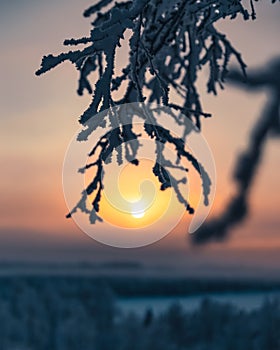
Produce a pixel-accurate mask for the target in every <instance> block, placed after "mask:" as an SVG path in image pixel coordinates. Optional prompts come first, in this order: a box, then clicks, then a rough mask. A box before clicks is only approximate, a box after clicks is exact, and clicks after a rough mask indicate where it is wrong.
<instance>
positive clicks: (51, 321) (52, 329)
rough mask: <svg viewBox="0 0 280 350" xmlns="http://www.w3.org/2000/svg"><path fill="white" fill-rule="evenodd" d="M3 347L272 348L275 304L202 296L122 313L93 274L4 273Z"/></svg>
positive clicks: (277, 321) (279, 310)
mask: <svg viewBox="0 0 280 350" xmlns="http://www.w3.org/2000/svg"><path fill="white" fill-rule="evenodd" d="M0 283H1V288H0V324H1V327H0V349H1V350H13V349H14V350H15V349H17V350H27V349H28V350H47V349H49V350H64V349H65V350H66V349H67V350H80V349H83V350H92V349H95V350H109V349H110V350H111V349H114V350H131V349H135V350H142V349H143V350H149V349H151V350H157V349H161V350H164V349H168V350H179V349H190V350H203V349H205V350H206V349H207V350H211V349H213V350H219V349H223V350H227V349H228V350H231V349H232V350H233V349H234V350H239V349H240V350H241V349H242V350H243V349H252V350H259V349H262V350H277V349H280V338H279V329H280V303H279V300H267V301H265V302H264V303H263V305H262V306H261V307H260V308H259V309H255V310H253V311H244V310H240V309H238V308H237V307H235V306H233V305H230V304H223V303H218V302H214V301H211V300H209V299H204V300H203V301H202V302H201V304H200V306H199V307H198V308H197V309H196V310H194V311H192V312H186V311H184V309H183V308H182V307H181V306H180V304H173V305H170V306H169V307H168V308H166V311H164V312H162V313H160V314H155V313H154V312H153V310H152V309H148V310H146V313H145V314H144V316H140V315H138V314H135V313H132V312H131V313H124V312H122V311H121V310H120V309H119V308H118V307H117V304H116V302H115V300H116V297H115V296H114V294H113V292H112V290H111V289H110V288H109V287H108V286H106V285H105V284H103V285H102V283H95V284H94V283H92V281H91V280H90V279H87V278H86V279H84V280H81V279H78V280H75V279H74V280H73V279H72V280H71V279H67V278H59V279H58V280H55V279H51V278H43V279H42V278H40V277H37V278H34V277H33V278H23V277H21V278H14V279H13V278H6V279H5V278H4V279H3V278H2V279H1V282H0Z"/></svg>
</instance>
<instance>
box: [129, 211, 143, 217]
mask: <svg viewBox="0 0 280 350" xmlns="http://www.w3.org/2000/svg"><path fill="white" fill-rule="evenodd" d="M131 215H132V216H133V217H134V218H135V219H141V218H142V217H143V216H144V215H145V210H140V211H132V212H131Z"/></svg>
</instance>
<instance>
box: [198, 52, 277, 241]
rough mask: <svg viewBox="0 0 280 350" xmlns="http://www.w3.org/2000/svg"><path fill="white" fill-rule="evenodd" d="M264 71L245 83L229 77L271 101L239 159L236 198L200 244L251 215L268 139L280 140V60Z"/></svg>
mask: <svg viewBox="0 0 280 350" xmlns="http://www.w3.org/2000/svg"><path fill="white" fill-rule="evenodd" d="M266 66H267V67H269V68H268V69H265V70H263V71H262V70H261V69H260V70H259V69H258V70H256V71H252V72H250V73H249V74H248V75H247V78H246V79H244V76H242V75H241V74H240V73H238V72H237V71H232V72H231V73H230V74H229V75H228V79H229V81H230V82H231V83H233V84H237V85H238V86H240V87H243V88H246V89H248V90H256V89H264V88H265V89H269V100H268V102H267V104H266V106H265V108H264V110H263V112H262V114H261V117H260V118H259V120H258V121H257V122H256V124H255V125H254V127H253V129H252V132H251V135H250V138H249V142H248V146H247V149H246V150H245V151H244V152H243V153H242V154H241V155H240V156H239V158H238V160H237V164H236V166H235V170H234V174H233V179H234V181H235V182H236V185H237V191H236V194H235V196H234V197H233V198H232V199H231V200H230V202H229V203H228V205H227V206H226V209H225V211H224V212H223V213H222V214H221V215H220V216H219V217H218V218H216V219H213V220H211V221H209V222H206V224H205V225H203V226H202V227H201V228H200V229H199V230H198V231H197V232H196V234H195V235H193V236H192V237H193V240H194V242H196V243H201V242H204V241H207V240H211V239H223V238H225V236H226V235H227V233H228V230H229V229H230V228H231V227H232V226H234V225H236V224H238V223H239V222H241V221H242V220H243V219H244V218H245V217H246V214H247V211H248V195H249V191H250V189H251V187H252V183H253V180H254V176H255V175H256V172H257V168H258V165H259V163H260V161H261V156H262V153H263V151H264V146H265V143H266V142H267V140H268V137H269V136H278V137H279V136H280V116H279V108H280V58H278V59H275V60H274V61H273V62H269V63H268V64H267V65H266Z"/></svg>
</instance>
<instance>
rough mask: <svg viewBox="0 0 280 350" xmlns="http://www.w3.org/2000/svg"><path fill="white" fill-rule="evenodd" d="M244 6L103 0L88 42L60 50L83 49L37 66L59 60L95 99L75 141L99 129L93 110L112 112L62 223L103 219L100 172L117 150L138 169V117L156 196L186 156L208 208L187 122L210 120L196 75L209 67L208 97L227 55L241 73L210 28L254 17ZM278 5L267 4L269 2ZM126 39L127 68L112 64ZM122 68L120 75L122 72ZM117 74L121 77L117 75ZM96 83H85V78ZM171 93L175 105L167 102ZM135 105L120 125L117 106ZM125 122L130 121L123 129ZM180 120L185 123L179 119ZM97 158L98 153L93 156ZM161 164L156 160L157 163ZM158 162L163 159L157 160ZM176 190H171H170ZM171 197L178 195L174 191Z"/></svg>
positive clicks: (206, 182) (228, 1) (206, 185)
mask: <svg viewBox="0 0 280 350" xmlns="http://www.w3.org/2000/svg"><path fill="white" fill-rule="evenodd" d="M244 2H245V3H247V1H242V0H237V1H236V0H197V1H194V0H176V1H175V0H169V1H166V0H134V1H123V2H115V1H112V0H101V1H98V2H97V3H96V4H95V5H93V6H91V7H90V8H88V9H87V10H86V11H85V12H84V16H85V17H89V16H95V17H94V20H93V22H92V30H91V31H90V35H89V36H88V37H83V38H81V39H70V40H65V42H64V44H65V45H72V46H73V45H84V46H85V47H84V48H82V49H80V50H79V49H77V50H75V51H69V52H67V53H62V54H60V55H58V56H53V55H48V56H45V57H44V58H43V60H42V65H41V68H40V69H39V70H38V71H37V72H36V74H37V75H40V74H42V73H45V72H47V71H49V70H51V69H52V68H54V67H56V66H57V65H58V64H60V63H61V62H63V61H66V60H68V61H70V62H71V63H73V64H74V65H75V67H76V68H77V70H78V71H79V74H80V78H79V84H78V94H79V95H82V94H83V92H84V91H85V90H86V91H87V92H88V93H90V94H92V95H93V99H92V102H91V104H90V106H89V107H88V108H87V110H86V111H85V112H84V113H83V114H82V116H81V117H80V123H81V124H82V125H83V126H84V130H83V131H82V132H81V133H80V134H79V135H78V140H79V141H84V140H87V138H88V136H89V135H90V134H91V133H92V132H93V131H94V130H95V129H96V128H97V127H98V126H100V127H105V124H106V120H102V122H101V123H100V124H99V125H96V124H95V125H94V126H93V124H92V123H90V121H91V118H92V119H94V116H95V115H96V114H97V113H98V112H102V111H105V110H107V109H112V108H114V110H110V112H109V113H108V119H109V120H107V122H108V121H109V124H110V126H111V129H112V130H110V131H109V132H106V133H105V134H104V135H103V136H102V137H101V139H100V140H98V142H97V143H96V145H95V146H94V147H93V149H92V151H91V152H90V156H95V157H96V159H95V160H94V161H93V162H92V163H91V164H87V165H86V166H85V167H83V168H82V169H81V171H82V172H83V171H85V170H86V169H87V168H89V167H92V166H96V167H97V171H96V175H95V176H94V178H93V180H92V182H91V183H90V184H89V185H88V187H87V188H86V189H85V190H84V191H83V192H82V197H81V200H80V201H79V202H78V204H77V205H76V206H75V207H74V208H73V210H72V211H71V212H70V213H69V214H68V216H67V217H71V215H72V214H73V213H74V212H76V211H77V210H78V209H79V210H81V211H83V212H85V213H87V214H88V215H89V217H90V221H91V222H92V223H95V222H96V220H100V221H101V220H102V219H101V218H100V217H99V216H98V215H97V212H98V211H99V202H100V199H101V193H102V189H103V182H102V178H103V166H104V164H105V163H106V162H110V161H111V154H112V152H113V151H115V152H117V160H118V163H119V164H121V163H122V161H123V155H122V153H123V152H124V156H125V159H126V160H127V161H128V162H131V163H133V164H135V165H137V164H138V160H137V150H138V148H139V146H140V143H139V137H140V135H139V134H136V133H135V130H134V129H133V122H134V117H135V115H137V114H138V116H140V117H141V118H143V119H144V123H145V124H144V132H145V133H146V135H147V136H148V137H149V138H151V139H153V140H154V141H155V143H156V142H157V143H161V144H162V146H161V147H157V148H156V154H155V164H154V167H153V172H154V174H155V176H157V177H158V180H159V182H160V183H161V190H165V189H166V188H168V187H171V186H172V185H171V181H170V178H171V177H172V175H171V170H172V168H174V167H175V168H179V169H181V170H183V171H184V172H185V171H186V169H185V168H184V167H182V166H180V164H179V163H180V161H181V160H182V159H183V158H185V159H187V161H189V162H190V163H191V165H192V166H194V168H195V169H196V170H197V172H198V173H199V174H200V176H201V179H202V187H203V194H204V203H205V204H206V205H207V203H208V194H209V191H210V184H211V181H210V179H209V177H208V175H207V173H206V172H205V170H204V168H203V166H202V165H201V164H200V163H199V162H198V160H197V159H196V158H195V157H194V156H193V155H192V154H190V153H189V152H187V151H186V150H185V141H186V137H187V135H188V133H189V132H190V129H189V124H188V123H186V121H185V120H186V119H188V120H191V121H192V122H193V123H194V125H195V126H196V128H198V129H200V127H201V117H210V114H209V113H205V112H204V111H203V108H202V105H201V101H200V96H199V92H198V89H197V77H198V71H199V70H200V69H202V68H203V67H205V66H208V67H209V70H208V81H207V91H208V92H209V93H211V92H212V93H214V94H216V93H217V86H220V87H221V88H222V87H223V82H224V79H225V76H226V74H227V71H228V69H227V68H228V64H229V61H230V59H231V57H232V56H233V57H235V58H236V59H237V61H238V62H239V65H240V67H241V70H242V71H243V74H244V75H245V67H246V66H245V63H244V62H243V60H242V58H241V55H240V53H239V52H238V51H237V50H236V49H235V48H234V47H233V46H232V45H231V43H230V42H229V41H228V39H227V38H226V36H225V35H224V34H223V33H221V32H219V31H218V30H217V29H216V28H215V23H216V22H217V21H219V20H221V19H223V18H230V19H234V18H235V17H236V16H237V15H238V14H240V15H242V16H243V18H244V19H245V20H247V19H249V18H250V17H251V18H252V19H255V17H256V14H255V10H254V5H253V3H254V1H253V0H251V1H250V4H249V7H250V8H249V9H246V7H245V6H244ZM274 2H276V0H272V3H274ZM127 37H129V54H128V59H127V62H125V64H124V66H123V67H120V65H121V64H122V63H123V62H117V65H116V66H115V58H116V53H117V51H118V50H119V49H120V48H121V45H122V42H121V40H123V39H125V38H127ZM120 68H122V70H120ZM118 71H120V72H121V73H118ZM91 73H94V74H93V75H92V77H93V78H94V77H95V78H96V80H95V82H94V83H91V81H90V79H89V78H90V75H91ZM120 89H124V93H123V97H122V98H121V99H117V97H116V92H117V91H119V90H120ZM171 92H172V93H176V95H177V98H176V101H178V100H179V101H180V102H175V101H174V100H172V96H174V94H171ZM131 102H139V103H141V106H142V107H141V112H140V113H139V111H133V112H131V114H130V115H129V116H128V115H127V114H126V117H125V118H126V123H123V122H122V118H121V117H122V115H123V114H125V111H124V110H123V107H122V105H123V104H127V103H131ZM147 102H156V103H158V104H159V103H161V104H162V105H163V106H166V107H168V108H169V109H170V110H171V111H172V113H170V117H172V118H174V119H175V121H176V122H177V123H178V124H180V125H183V126H184V125H185V132H184V136H183V138H176V137H174V136H172V135H171V133H170V132H169V130H167V129H165V128H163V127H162V126H161V125H160V124H159V122H160V120H159V118H158V114H157V112H158V111H157V110H149V111H148V110H147V109H146V108H145V104H146V103H147ZM127 118H130V121H129V122H128V123H127ZM184 118H185V119H184ZM167 144H171V145H173V146H174V148H175V150H176V153H177V158H178V161H177V162H176V164H173V163H171V162H170V161H169V162H168V160H165V159H164V155H163V151H164V148H165V146H166V145H167ZM98 152H99V153H98ZM159 160H161V162H159ZM162 160H163V161H162ZM174 189H175V188H174ZM175 191H176V189H175ZM91 194H94V196H95V197H94V200H93V202H92V207H91V208H88V207H87V198H88V196H89V195H91ZM176 194H177V197H178V200H179V201H180V202H182V203H183V204H184V205H185V207H186V210H188V211H189V212H190V213H193V211H194V210H193V208H192V207H191V205H190V204H189V203H188V201H187V199H186V198H185V196H184V195H183V194H182V193H180V191H179V190H178V191H176Z"/></svg>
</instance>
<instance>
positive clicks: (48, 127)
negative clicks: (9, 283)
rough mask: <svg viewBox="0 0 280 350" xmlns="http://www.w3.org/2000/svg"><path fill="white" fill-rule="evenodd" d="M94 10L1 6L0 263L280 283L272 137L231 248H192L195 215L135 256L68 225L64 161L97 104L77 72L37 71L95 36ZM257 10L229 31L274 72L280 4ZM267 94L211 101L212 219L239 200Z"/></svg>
mask: <svg viewBox="0 0 280 350" xmlns="http://www.w3.org/2000/svg"><path fill="white" fill-rule="evenodd" d="M91 4H92V1H90V0H80V1H74V0H50V1H43V0H17V1H16V0H15V1H3V0H2V1H0V45H1V65H0V77H1V78H0V79H1V80H0V164H1V165H0V169H1V182H0V262H1V261H5V260H10V261H23V260H26V261H27V260H32V261H33V260H35V261H37V260H43V261H69V260H71V261H106V260H110V261H111V260H124V261H130V260H138V261H142V262H145V263H147V264H151V266H152V265H153V266H155V265H161V264H166V265H172V266H175V267H178V268H179V267H180V269H185V272H186V273H190V274H191V273H196V272H195V271H198V272H199V271H202V272H205V273H206V274H207V273H209V274H210V273H212V272H213V273H215V271H216V272H217V274H218V273H220V272H222V271H225V270H224V269H225V267H228V268H229V270H228V271H235V273H238V271H239V270H240V268H241V267H242V269H245V270H246V269H247V270H246V271H247V272H248V274H249V273H251V274H257V273H259V274H262V275H265V274H267V273H269V274H271V275H273V276H274V275H276V274H277V271H278V270H279V268H280V254H279V251H280V232H279V231H280V215H279V214H280V210H279V207H280V195H279V193H280V185H279V166H280V147H279V146H280V140H279V139H270V140H269V142H268V144H267V146H266V150H265V157H264V159H263V162H262V166H261V168H260V170H259V173H258V176H257V178H256V181H255V183H254V190H253V192H252V195H251V196H250V203H251V209H250V217H249V218H248V219H247V220H246V222H245V223H244V224H243V225H242V226H240V227H238V228H236V229H235V230H233V232H232V234H231V236H230V238H229V239H228V240H227V241H226V242H224V243H222V244H208V245H206V246H204V247H202V248H193V247H191V245H190V243H189V242H188V239H187V238H188V237H187V227H188V224H189V217H188V215H185V216H184V218H183V219H182V221H181V222H180V224H179V225H178V226H177V227H175V229H174V230H173V231H172V232H171V233H170V234H169V235H168V236H167V237H165V238H164V239H162V240H161V241H159V242H157V243H154V244H153V245H151V246H149V247H146V248H138V249H132V250H125V249H117V248H111V247H107V246H104V245H102V244H100V243H97V242H95V241H94V240H92V239H91V238H90V237H88V236H87V235H86V234H85V233H83V232H82V231H81V230H80V229H79V228H78V227H77V226H76V224H75V223H74V222H73V221H72V220H67V219H65V214H67V212H68V208H67V206H66V204H65V201H64V195H63V188H62V166H63V160H64V156H65V152H66V150H67V147H68V145H69V143H70V141H71V139H72V137H73V136H74V135H75V133H76V132H77V130H78V129H79V125H78V117H79V116H80V115H81V114H82V112H83V111H84V109H85V108H86V107H87V106H88V103H89V101H90V96H84V97H79V96H77V94H76V88H77V72H76V71H75V69H74V68H73V67H72V66H71V65H69V64H63V65H61V66H59V67H58V68H57V69H55V70H53V71H52V72H50V73H48V74H46V75H44V76H42V77H39V78H38V77H36V76H35V74H34V72H35V71H36V70H37V69H38V67H39V66H40V62H41V57H42V56H43V55H45V54H48V53H54V54H55V53H59V52H61V50H63V46H62V42H63V40H64V39H65V38H71V37H82V36H85V35H87V33H88V32H89V29H90V20H88V19H84V18H83V17H82V12H83V10H84V9H85V8H87V6H89V5H91ZM256 10H257V20H256V21H247V22H244V21H243V20H242V19H241V18H240V19H237V20H234V21H224V22H223V23H221V24H220V25H219V27H220V28H221V29H222V30H224V31H225V33H227V36H228V38H229V39H230V40H231V41H232V42H233V43H234V45H235V47H236V48H237V49H238V50H239V51H241V52H242V54H243V58H244V60H245V61H246V63H247V64H248V66H249V68H255V67H262V66H263V67H266V65H267V63H268V61H269V60H270V59H271V58H274V57H276V56H277V55H279V54H280V47H279V30H280V24H279V23H280V22H279V18H280V5H279V4H278V3H277V4H275V5H271V4H270V1H262V2H260V3H256ZM267 96H268V94H267V92H266V91H265V90H262V91H258V92H254V93H252V92H246V91H241V90H238V89H237V88H235V87H231V86H229V85H228V86H227V87H226V90H224V91H220V92H219V94H218V96H216V97H213V96H208V95H207V94H206V93H203V94H202V95H201V97H202V101H203V102H204V109H205V110H206V111H209V112H211V113H212V114H213V118H212V119H207V120H205V121H204V123H203V135H204V137H205V138H206V139H207V141H208V143H209V146H210V148H211V150H212V153H213V155H214V159H215V162H216V174H217V191H216V197H215V201H214V205H213V209H212V210H211V214H210V216H215V215H217V214H218V213H219V211H221V210H222V208H223V206H224V205H225V203H226V202H227V200H228V199H229V198H230V196H231V194H232V193H234V186H233V184H232V181H231V178H230V176H231V171H232V169H233V166H234V163H235V157H236V155H237V154H238V152H240V151H242V149H243V148H244V147H245V145H246V136H247V135H248V132H249V130H250V127H251V125H252V124H253V123H254V121H255V120H256V118H258V117H259V116H260V114H261V111H262V108H263V107H264V105H265V103H266V101H267ZM135 176H136V175H135ZM160 202H161V203H162V201H160ZM157 207H158V205H157ZM135 220H137V219H135ZM159 230H160V228H159Z"/></svg>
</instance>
